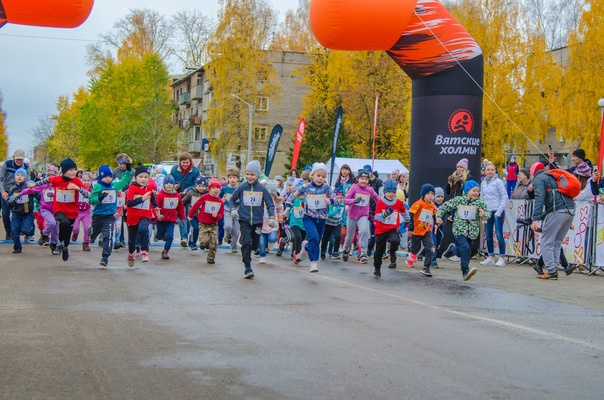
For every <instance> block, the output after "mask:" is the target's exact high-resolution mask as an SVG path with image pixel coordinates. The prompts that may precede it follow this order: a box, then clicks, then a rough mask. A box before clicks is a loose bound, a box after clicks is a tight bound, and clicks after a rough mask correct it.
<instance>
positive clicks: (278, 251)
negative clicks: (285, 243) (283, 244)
mask: <svg viewBox="0 0 604 400" xmlns="http://www.w3.org/2000/svg"><path fill="white" fill-rule="evenodd" d="M275 255H276V256H277V257H281V256H282V255H283V249H282V248H279V250H277V252H276V253H275Z"/></svg>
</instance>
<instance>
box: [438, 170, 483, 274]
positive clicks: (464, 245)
mask: <svg viewBox="0 0 604 400" xmlns="http://www.w3.org/2000/svg"><path fill="white" fill-rule="evenodd" d="M464 192H465V196H457V197H454V198H453V199H451V200H449V201H447V202H445V203H443V205H442V206H440V207H439V209H438V212H437V213H436V223H437V224H438V225H442V223H443V220H442V219H443V218H444V217H445V215H448V214H451V213H454V214H453V235H454V236H455V244H454V245H453V244H451V245H450V246H449V248H448V249H447V250H446V251H445V252H444V253H443V257H449V255H451V254H453V255H456V256H459V258H460V263H461V273H462V275H463V280H464V281H467V280H469V279H470V278H472V276H474V274H476V268H474V267H472V268H470V255H471V248H472V241H473V240H474V239H476V238H477V237H478V235H479V234H480V224H481V223H484V222H486V219H485V216H487V217H488V215H489V214H490V213H489V209H488V207H487V205H486V204H485V203H484V202H483V201H482V200H481V199H480V198H479V196H480V185H479V184H478V182H476V181H474V180H469V181H467V182H466V183H465V184H464Z"/></svg>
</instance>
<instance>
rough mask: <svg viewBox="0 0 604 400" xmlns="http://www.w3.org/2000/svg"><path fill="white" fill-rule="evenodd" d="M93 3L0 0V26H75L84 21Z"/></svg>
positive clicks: (84, 0) (92, 0) (65, 0)
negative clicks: (7, 24) (8, 24)
mask: <svg viewBox="0 0 604 400" xmlns="http://www.w3.org/2000/svg"><path fill="white" fill-rule="evenodd" d="M93 4H94V0H0V26H2V25H4V24H6V23H10V24H19V25H32V26H44V27H50V28H75V27H77V26H80V25H81V24H82V23H83V22H84V21H86V19H87V18H88V16H89V15H90V12H91V11H92V6H93Z"/></svg>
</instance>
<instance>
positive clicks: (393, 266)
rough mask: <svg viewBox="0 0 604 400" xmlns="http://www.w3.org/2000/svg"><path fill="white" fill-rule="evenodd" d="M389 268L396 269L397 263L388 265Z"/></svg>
mask: <svg viewBox="0 0 604 400" xmlns="http://www.w3.org/2000/svg"><path fill="white" fill-rule="evenodd" d="M388 268H390V269H395V268H396V263H395V262H391V263H390V265H388Z"/></svg>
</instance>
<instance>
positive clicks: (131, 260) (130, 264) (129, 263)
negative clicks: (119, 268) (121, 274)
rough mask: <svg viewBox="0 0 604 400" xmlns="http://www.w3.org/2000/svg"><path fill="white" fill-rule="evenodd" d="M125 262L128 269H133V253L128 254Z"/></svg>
mask: <svg viewBox="0 0 604 400" xmlns="http://www.w3.org/2000/svg"><path fill="white" fill-rule="evenodd" d="M127 260H128V266H129V267H130V268H134V253H129V254H128V257H127Z"/></svg>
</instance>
